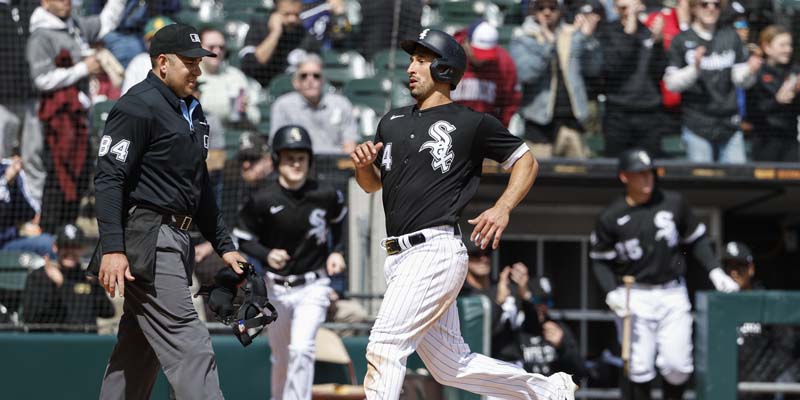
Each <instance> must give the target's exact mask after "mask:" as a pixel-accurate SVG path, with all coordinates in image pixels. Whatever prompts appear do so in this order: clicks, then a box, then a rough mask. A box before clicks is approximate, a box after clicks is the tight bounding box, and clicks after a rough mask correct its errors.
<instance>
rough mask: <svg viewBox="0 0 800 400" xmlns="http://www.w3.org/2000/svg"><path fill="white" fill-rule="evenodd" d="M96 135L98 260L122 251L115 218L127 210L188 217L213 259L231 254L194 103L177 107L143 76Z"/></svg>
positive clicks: (203, 125)
mask: <svg viewBox="0 0 800 400" xmlns="http://www.w3.org/2000/svg"><path fill="white" fill-rule="evenodd" d="M190 121H191V122H190ZM103 132H104V135H103V137H102V138H101V139H100V146H99V152H98V161H97V175H96V176H95V186H96V196H97V202H96V204H97V207H96V209H97V222H98V225H99V227H100V241H101V243H102V249H103V253H104V254H105V253H109V252H116V251H125V244H124V238H123V223H124V219H123V215H124V212H125V211H126V210H128V209H129V208H130V207H131V206H133V205H138V206H143V207H147V208H150V209H155V210H159V211H161V212H163V213H165V214H179V215H191V216H193V217H194V223H195V225H197V227H198V228H199V230H200V232H201V233H202V234H203V236H204V237H205V238H206V239H207V240H208V241H209V242H211V244H212V245H213V246H214V249H216V250H217V252H218V253H219V254H223V253H225V252H228V251H233V250H235V248H234V246H233V242H232V241H231V239H230V236H229V235H228V232H227V229H226V228H225V224H224V222H223V221H222V215H221V214H220V212H219V207H218V205H217V202H216V200H215V199H214V193H213V192H212V190H211V184H210V183H209V178H208V169H207V168H206V162H205V160H206V156H207V155H208V132H209V128H208V123H207V122H206V118H205V115H204V114H203V108H202V107H201V106H200V104H199V103H198V102H197V100H196V99H194V98H193V97H191V96H189V97H187V98H186V99H179V98H178V96H176V95H175V93H174V92H173V91H172V90H171V89H170V88H169V87H167V85H166V84H164V82H162V81H161V80H160V79H159V78H158V77H156V76H155V75H153V73H152V72H150V73H148V74H147V78H146V79H145V80H143V81H142V82H140V83H139V84H137V85H135V86H134V87H132V88H131V89H130V90H129V91H128V92H127V93H126V94H125V95H124V96H122V98H120V99H119V101H118V102H117V104H115V105H114V108H113V109H111V112H110V113H109V114H108V120H107V122H106V127H105V130H104V131H103Z"/></svg>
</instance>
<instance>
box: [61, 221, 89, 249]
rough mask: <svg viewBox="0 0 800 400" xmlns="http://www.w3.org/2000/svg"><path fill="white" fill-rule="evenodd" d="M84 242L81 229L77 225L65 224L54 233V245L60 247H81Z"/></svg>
mask: <svg viewBox="0 0 800 400" xmlns="http://www.w3.org/2000/svg"><path fill="white" fill-rule="evenodd" d="M83 244H84V235H83V230H82V229H81V228H79V227H78V226H77V225H73V224H66V225H64V226H62V227H61V228H59V229H58V232H57V233H56V246H58V248H60V249H64V248H73V247H81V246H83Z"/></svg>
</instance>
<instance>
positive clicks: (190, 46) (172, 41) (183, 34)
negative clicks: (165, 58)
mask: <svg viewBox="0 0 800 400" xmlns="http://www.w3.org/2000/svg"><path fill="white" fill-rule="evenodd" d="M159 54H177V55H181V56H184V57H190V58H198V57H216V56H217V55H216V54H214V53H212V52H210V51H208V50H206V49H204V48H203V47H202V46H201V45H200V33H199V32H197V29H195V27H193V26H191V25H185V24H172V25H167V26H165V27H163V28H161V29H159V30H158V32H156V34H155V35H154V36H153V40H152V41H151V42H150V56H151V57H155V56H157V55H159Z"/></svg>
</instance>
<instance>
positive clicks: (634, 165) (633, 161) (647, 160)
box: [617, 148, 655, 172]
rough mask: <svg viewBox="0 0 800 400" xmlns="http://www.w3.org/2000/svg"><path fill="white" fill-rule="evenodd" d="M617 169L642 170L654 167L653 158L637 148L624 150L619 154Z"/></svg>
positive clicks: (623, 170)
mask: <svg viewBox="0 0 800 400" xmlns="http://www.w3.org/2000/svg"><path fill="white" fill-rule="evenodd" d="M617 169H618V170H619V171H620V172H642V171H647V170H653V169H655V166H654V165H653V158H652V157H650V154H648V153H647V151H645V150H643V149H639V148H633V149H629V150H626V151H625V152H623V153H622V154H620V156H619V161H618V164H617Z"/></svg>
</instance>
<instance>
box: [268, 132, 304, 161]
mask: <svg viewBox="0 0 800 400" xmlns="http://www.w3.org/2000/svg"><path fill="white" fill-rule="evenodd" d="M281 150H305V151H307V152H308V155H309V156H313V155H314V150H313V147H312V146H311V135H309V134H308V131H307V130H306V128H303V127H302V126H300V125H285V126H282V127H280V128H279V129H278V130H277V131H276V132H275V136H273V138H272V163H273V164H275V165H278V161H279V155H280V153H281ZM310 159H311V160H313V159H314V157H310Z"/></svg>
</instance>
